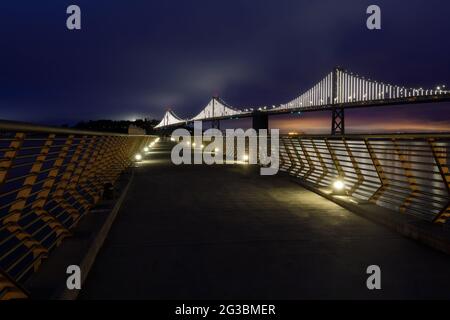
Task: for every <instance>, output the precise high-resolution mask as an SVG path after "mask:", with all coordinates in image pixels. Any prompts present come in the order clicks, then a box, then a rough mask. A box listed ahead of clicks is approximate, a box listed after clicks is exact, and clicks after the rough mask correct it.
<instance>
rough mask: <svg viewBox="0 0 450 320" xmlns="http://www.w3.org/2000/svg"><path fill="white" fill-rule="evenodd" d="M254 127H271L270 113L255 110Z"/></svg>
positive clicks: (256, 128) (257, 128)
mask: <svg viewBox="0 0 450 320" xmlns="http://www.w3.org/2000/svg"><path fill="white" fill-rule="evenodd" d="M252 128H253V129H255V130H256V131H258V130H259V129H269V115H268V114H267V113H263V112H260V111H255V112H253V116H252Z"/></svg>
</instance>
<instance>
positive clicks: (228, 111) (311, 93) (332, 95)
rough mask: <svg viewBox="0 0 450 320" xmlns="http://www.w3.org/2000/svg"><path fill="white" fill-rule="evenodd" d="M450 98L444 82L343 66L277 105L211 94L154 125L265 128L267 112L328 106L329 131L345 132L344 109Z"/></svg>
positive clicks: (290, 111) (317, 108)
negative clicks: (194, 109)
mask: <svg viewBox="0 0 450 320" xmlns="http://www.w3.org/2000/svg"><path fill="white" fill-rule="evenodd" d="M447 101H450V91H448V90H446V87H445V86H438V87H436V88H434V89H430V88H429V89H424V88H407V87H403V86H398V85H393V84H388V83H384V82H378V81H375V80H371V79H368V78H365V77H362V76H360V75H357V74H353V73H351V72H349V71H347V70H344V69H342V68H335V69H334V70H333V71H332V72H330V73H329V74H327V75H326V76H325V77H324V78H323V79H322V80H320V81H319V82H318V83H317V84H315V85H314V86H313V87H312V88H311V89H309V90H307V91H306V92H304V93H303V94H301V95H300V96H298V97H297V98H295V99H293V100H291V101H289V102H287V103H282V104H279V105H272V106H259V107H245V108H235V107H232V106H230V105H229V104H227V103H226V102H225V101H223V100H222V99H221V98H219V97H213V98H212V99H211V100H210V101H209V103H208V104H207V105H206V106H205V107H204V108H203V109H202V111H200V112H199V113H198V114H197V115H196V116H194V117H193V118H190V119H182V118H180V117H178V116H177V115H176V114H175V113H174V112H173V111H172V110H169V111H167V112H166V114H165V115H164V117H163V119H162V120H161V122H160V123H159V124H158V125H157V126H156V128H159V129H164V128H170V127H174V126H180V125H187V124H189V123H192V122H193V121H211V122H212V123H213V126H214V127H218V126H219V125H220V124H219V122H220V120H227V119H239V118H247V117H252V118H253V128H254V129H267V128H268V116H269V115H277V114H286V113H294V112H311V111H324V110H330V111H331V112H332V121H331V134H332V135H336V134H345V109H348V108H363V107H381V106H392V105H405V104H406V105H407V104H418V103H437V102H447Z"/></svg>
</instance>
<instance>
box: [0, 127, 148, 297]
mask: <svg viewBox="0 0 450 320" xmlns="http://www.w3.org/2000/svg"><path fill="white" fill-rule="evenodd" d="M153 140H156V136H148V135H127V134H117V133H106V132H94V131H84V130H75V129H65V128H56V127H46V126H38V125H32V124H27V123H19V122H12V121H0V270H3V273H4V274H5V277H3V282H2V279H1V275H0V283H3V284H5V285H4V286H3V287H1V286H0V291H1V292H0V300H1V299H6V298H8V297H18V296H20V294H19V293H18V292H20V290H19V289H20V285H23V284H24V283H25V282H26V280H27V279H28V278H29V277H30V276H31V275H32V274H33V273H34V272H36V271H38V270H39V267H40V265H41V263H42V261H43V260H44V259H46V258H47V257H48V256H49V254H50V252H51V251H52V250H53V249H54V248H56V247H57V246H59V245H60V244H61V243H62V242H63V241H64V239H65V238H67V237H70V236H71V234H72V230H73V228H75V227H76V225H77V224H78V223H79V221H80V220H81V219H82V218H83V217H84V216H85V215H86V214H89V212H90V210H91V209H92V208H94V207H95V206H96V204H97V203H98V202H99V201H100V200H101V199H102V197H103V193H104V191H105V190H106V188H108V190H109V188H110V186H111V185H114V184H115V182H116V181H117V179H118V177H119V176H120V174H121V173H122V172H123V171H124V170H125V169H126V168H128V167H129V166H130V165H131V164H132V163H133V160H134V156H135V155H136V153H138V152H141V150H143V149H144V147H146V146H148V145H149V144H150V142H152V141H153ZM6 277H7V278H8V279H10V280H8V281H6V280H5V279H6ZM18 288H19V289H18ZM6 293H7V294H6ZM12 293H15V294H12Z"/></svg>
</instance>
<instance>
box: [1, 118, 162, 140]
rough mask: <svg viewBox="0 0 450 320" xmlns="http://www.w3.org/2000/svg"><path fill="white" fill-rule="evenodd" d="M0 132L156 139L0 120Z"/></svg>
mask: <svg viewBox="0 0 450 320" xmlns="http://www.w3.org/2000/svg"><path fill="white" fill-rule="evenodd" d="M0 131H20V132H36V133H55V134H77V135H89V136H112V137H124V136H134V137H155V138H156V136H155V135H134V134H133V135H129V134H125V133H114V132H102V131H90V130H78V129H68V128H60V127H53V126H41V125H36V124H31V123H25V122H16V121H8V120H0Z"/></svg>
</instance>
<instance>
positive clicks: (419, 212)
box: [280, 134, 450, 223]
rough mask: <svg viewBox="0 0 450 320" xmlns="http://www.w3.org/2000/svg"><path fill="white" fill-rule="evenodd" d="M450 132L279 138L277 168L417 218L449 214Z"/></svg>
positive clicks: (442, 218) (441, 219) (438, 219)
mask: <svg viewBox="0 0 450 320" xmlns="http://www.w3.org/2000/svg"><path fill="white" fill-rule="evenodd" d="M449 151H450V135H448V134H447V135H446V134H428V135H427V134H414V135H413V134H396V135H347V136H339V137H336V136H303V135H301V136H283V137H282V138H281V143H280V162H281V170H282V171H286V172H288V173H289V174H290V175H293V176H295V177H299V178H301V179H303V180H305V181H307V182H308V183H310V184H313V185H314V186H316V187H331V186H332V185H333V183H334V182H335V181H336V180H337V179H340V180H342V182H343V186H344V188H345V191H346V193H347V195H349V196H352V197H354V198H356V199H360V200H361V201H369V202H372V203H375V204H377V205H379V206H383V207H387V208H390V209H393V210H397V211H400V212H402V213H407V214H411V215H414V216H417V217H419V218H421V219H425V220H428V221H433V222H437V223H444V222H446V220H447V219H448V217H450V206H449V204H450V173H449V164H450V153H449Z"/></svg>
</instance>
